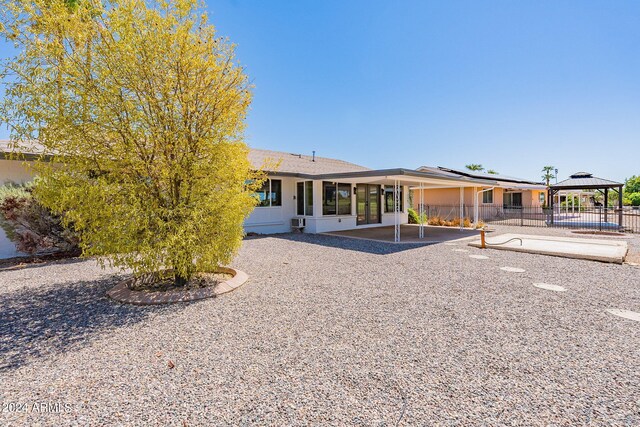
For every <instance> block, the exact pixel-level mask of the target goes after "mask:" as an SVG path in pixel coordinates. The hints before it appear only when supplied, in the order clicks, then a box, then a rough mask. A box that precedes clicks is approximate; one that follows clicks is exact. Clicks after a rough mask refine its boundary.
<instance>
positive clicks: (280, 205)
mask: <svg viewBox="0 0 640 427" xmlns="http://www.w3.org/2000/svg"><path fill="white" fill-rule="evenodd" d="M267 181H269V197H268V199H269V206H256V207H255V208H256V209H273V208H282V202H283V200H282V180H281V179H278V181H280V204H279V205H276V206H273V200H271V193H272V191H271V181H272V179H271V178H267Z"/></svg>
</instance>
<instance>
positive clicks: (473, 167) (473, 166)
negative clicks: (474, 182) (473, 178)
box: [465, 163, 484, 171]
mask: <svg viewBox="0 0 640 427" xmlns="http://www.w3.org/2000/svg"><path fill="white" fill-rule="evenodd" d="M465 167H466V168H467V169H469V170H470V171H483V170H484V168H483V167H482V165H478V164H476V163H471V164H470V165H465Z"/></svg>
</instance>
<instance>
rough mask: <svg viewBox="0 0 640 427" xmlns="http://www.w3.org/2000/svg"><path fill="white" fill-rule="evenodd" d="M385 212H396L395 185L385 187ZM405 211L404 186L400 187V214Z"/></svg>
mask: <svg viewBox="0 0 640 427" xmlns="http://www.w3.org/2000/svg"><path fill="white" fill-rule="evenodd" d="M384 211H385V212H386V213H393V212H395V211H394V209H393V185H385V186H384ZM403 211H404V197H403V193H402V186H400V212H403Z"/></svg>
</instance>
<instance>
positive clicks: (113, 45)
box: [0, 0, 263, 285]
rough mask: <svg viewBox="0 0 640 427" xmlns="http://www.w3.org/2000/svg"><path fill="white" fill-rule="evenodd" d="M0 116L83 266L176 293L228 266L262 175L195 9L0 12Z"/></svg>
mask: <svg viewBox="0 0 640 427" xmlns="http://www.w3.org/2000/svg"><path fill="white" fill-rule="evenodd" d="M0 5H1V8H2V12H0V16H1V18H0V19H1V24H0V32H2V34H4V35H5V36H6V37H7V38H8V39H10V40H12V41H13V42H14V44H15V45H16V47H18V48H19V49H20V53H19V55H18V56H17V57H15V58H12V59H10V60H8V61H6V62H5V64H4V71H5V75H9V76H10V78H9V79H8V81H7V82H6V85H7V90H6V96H5V99H4V101H3V103H2V105H1V107H0V108H1V110H0V111H1V113H2V117H1V118H2V121H4V122H7V123H9V126H10V128H11V131H12V140H13V141H15V145H16V146H19V145H22V144H24V143H28V142H30V141H34V140H37V141H38V143H39V144H41V145H42V147H43V150H44V151H45V152H47V153H48V154H50V155H52V156H53V162H48V161H40V162H38V163H37V172H38V173H39V175H40V176H41V178H42V179H41V180H39V184H38V185H37V186H36V188H35V195H36V197H37V198H38V199H39V200H40V202H41V203H42V204H43V205H45V206H46V207H48V208H50V209H52V210H53V211H54V212H56V213H59V214H61V215H62V216H63V219H64V221H65V222H66V223H73V225H74V229H75V230H76V231H78V233H79V235H80V239H81V247H82V249H83V254H84V255H88V256H89V255H97V256H99V259H100V260H101V261H102V262H103V263H104V262H105V261H107V262H110V263H111V264H113V265H116V266H122V267H129V268H131V269H132V270H133V272H134V273H135V274H142V273H149V272H162V271H164V272H165V274H167V275H171V276H173V277H174V279H175V283H176V284H177V285H183V284H185V283H186V282H187V281H188V280H189V278H190V277H191V276H192V275H193V274H194V273H195V272H197V271H212V270H214V269H215V268H216V267H218V266H219V265H221V264H225V263H228V262H229V261H230V260H231V258H232V257H233V255H234V254H235V252H236V251H237V249H238V248H239V245H240V244H241V240H242V236H243V228H242V224H243V220H244V219H245V218H246V217H247V216H248V215H249V213H250V212H251V210H252V208H253V206H254V205H255V203H256V199H255V198H254V197H253V192H254V191H255V187H256V186H258V185H260V184H261V180H262V179H263V176H262V174H260V173H259V172H254V171H252V166H251V164H250V163H249V160H248V149H247V147H246V145H245V144H244V142H243V130H244V127H245V125H244V119H245V115H246V111H247V108H248V106H249V103H250V101H251V93H250V85H249V83H248V80H247V77H246V75H245V74H244V72H243V69H242V68H241V67H240V66H239V65H237V63H236V62H235V60H234V46H233V45H232V44H230V43H228V42H227V41H225V40H223V39H222V38H219V37H216V32H215V30H214V27H213V26H212V25H210V24H209V23H208V22H207V16H206V14H205V13H204V11H203V10H201V9H200V6H199V5H198V3H197V1H196V0H176V1H172V2H168V1H154V0H147V1H145V0H107V1H104V2H98V1H96V0H86V1H82V0H81V1H69V0H32V1H22V0H13V1H0Z"/></svg>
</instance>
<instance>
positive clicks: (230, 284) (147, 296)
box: [107, 267, 249, 305]
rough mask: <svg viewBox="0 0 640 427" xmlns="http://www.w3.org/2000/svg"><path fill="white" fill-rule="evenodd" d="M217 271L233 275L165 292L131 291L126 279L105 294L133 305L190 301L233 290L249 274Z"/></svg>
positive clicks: (246, 278) (227, 269) (241, 283)
mask: <svg viewBox="0 0 640 427" xmlns="http://www.w3.org/2000/svg"><path fill="white" fill-rule="evenodd" d="M217 272H218V273H226V274H231V275H233V277H232V278H231V279H229V280H225V281H224V282H222V283H218V284H217V285H216V286H215V287H210V288H202V289H191V290H186V291H167V292H141V291H132V290H131V289H129V286H128V285H129V283H130V282H131V280H132V279H127V280H124V281H122V282H120V283H118V284H117V285H115V286H114V287H113V288H111V289H110V290H109V291H107V296H108V297H109V298H111V299H112V300H114V301H117V302H121V303H123V304H133V305H160V304H172V303H177V302H190V301H198V300H201V299H205V298H212V297H215V296H218V295H222V294H226V293H228V292H231V291H234V290H236V289H238V288H239V287H240V286H242V285H243V284H244V283H245V282H246V281H247V280H248V279H249V276H248V275H247V273H245V272H244V271H240V270H236V269H233V268H230V267H219V268H218V270H217Z"/></svg>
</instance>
